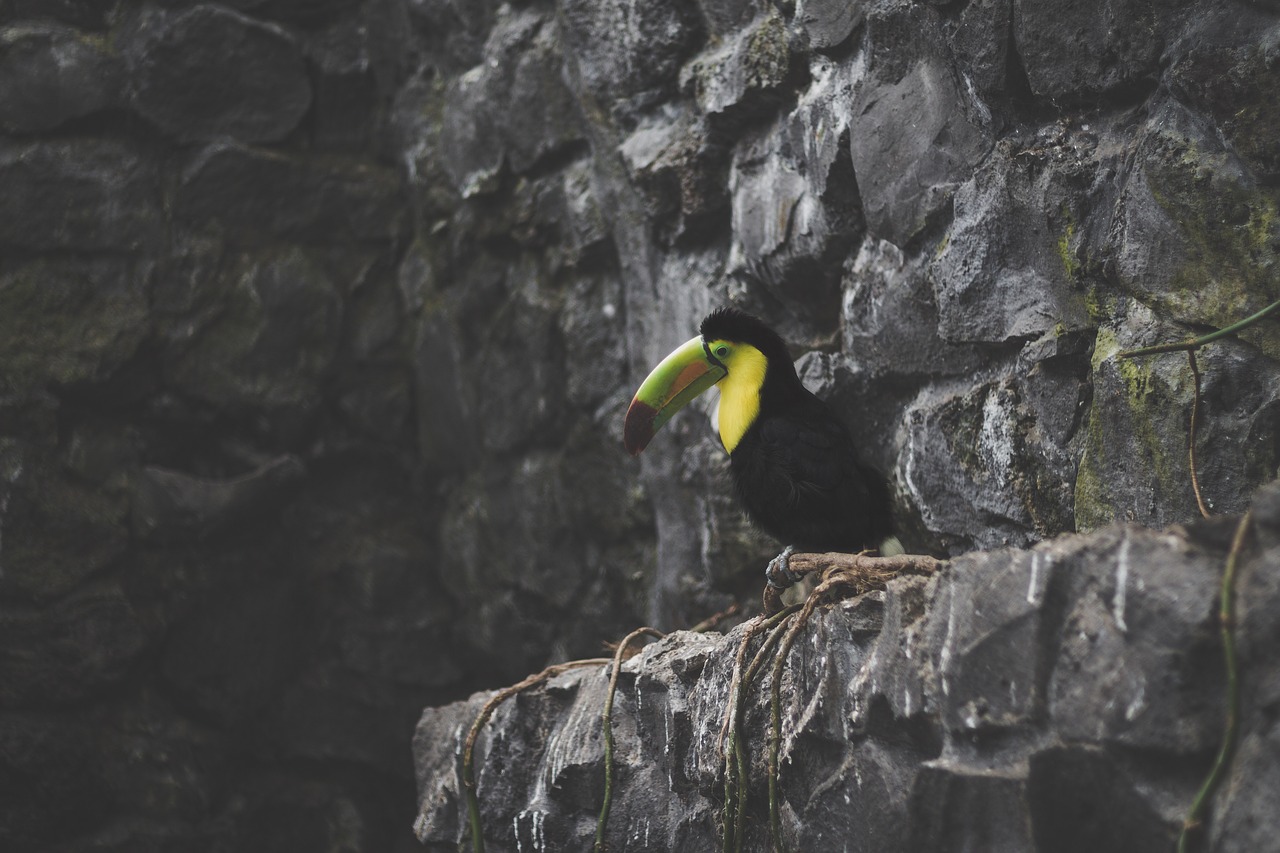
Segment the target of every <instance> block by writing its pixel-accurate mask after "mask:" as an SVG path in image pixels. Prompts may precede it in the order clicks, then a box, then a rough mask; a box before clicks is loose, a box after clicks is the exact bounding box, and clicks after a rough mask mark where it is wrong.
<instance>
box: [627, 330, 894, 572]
mask: <svg viewBox="0 0 1280 853" xmlns="http://www.w3.org/2000/svg"><path fill="white" fill-rule="evenodd" d="M713 386H716V387H718V388H719V390H720V402H719V408H718V410H717V415H718V417H717V421H718V429H719V434H720V442H721V444H722V445H724V449H725V450H726V451H727V452H728V454H729V470H730V473H731V476H732V479H733V483H734V489H735V491H736V493H737V497H738V500H739V502H740V503H741V505H742V507H743V509H744V510H745V512H746V515H747V517H748V518H749V519H750V520H751V521H752V522H753V523H754V524H755V525H756V526H757V527H759V528H760V529H762V530H763V531H764V532H765V533H768V534H769V535H771V536H773V537H774V538H775V539H778V540H779V541H780V542H781V543H782V544H784V545H785V546H786V547H785V548H784V549H783V551H782V553H780V554H779V555H778V556H777V557H775V558H774V559H773V560H771V561H770V563H769V566H768V567H767V569H766V571H765V576H766V580H767V582H768V583H769V585H771V586H773V587H775V588H778V589H785V588H786V587H787V586H790V585H791V584H792V583H794V582H795V581H796V580H797V577H796V575H794V574H793V573H792V572H791V570H790V567H789V561H790V557H791V555H792V554H793V553H795V552H796V551H800V552H823V551H843V552H848V553H862V552H867V551H874V550H878V551H880V552H881V553H882V554H886V555H888V554H897V553H902V546H901V545H900V544H899V543H898V540H897V537H896V536H895V535H894V523H893V513H892V508H891V501H890V497H889V486H888V482H887V481H886V479H885V477H884V476H883V475H881V474H880V473H879V472H878V471H876V470H875V469H874V468H872V467H870V466H869V465H867V464H865V463H864V462H863V461H862V460H861V459H860V458H859V456H858V453H857V449H856V447H855V445H854V442H853V439H852V438H851V437H850V435H849V431H848V429H847V428H846V427H845V425H844V423H843V422H842V421H841V420H840V418H839V417H838V416H837V415H836V414H835V412H834V411H832V409H831V407H830V406H829V405H827V403H825V402H824V401H823V400H822V399H820V398H819V397H818V396H817V395H815V394H814V393H813V392H811V391H810V390H809V389H807V388H805V387H804V384H803V383H802V382H801V381H800V377H799V376H798V375H797V374H796V369H795V363H794V361H793V360H792V358H791V354H790V352H789V351H788V350H787V345H786V342H785V341H783V340H782V337H781V336H779V335H778V333H777V332H775V331H774V330H773V329H772V328H770V327H769V326H768V325H767V324H766V323H765V322H764V321H762V320H760V319H759V318H758V317H755V316H753V315H751V314H748V313H746V312H744V311H742V310H740V309H737V308H734V307H722V308H718V309H716V310H714V311H712V312H711V313H710V314H708V315H707V316H706V317H705V318H704V319H703V320H702V323H701V325H700V326H699V329H698V335H697V337H694V338H692V339H690V340H688V341H686V342H685V343H684V344H682V345H681V346H679V347H677V348H676V349H675V350H674V351H673V352H671V354H670V355H668V356H667V357H666V358H664V359H663V360H662V361H661V362H660V363H659V364H658V366H657V367H655V368H654V369H653V370H652V372H650V373H649V375H648V377H647V378H646V379H645V380H644V382H643V383H641V385H640V388H639V390H637V391H636V393H635V396H634V398H633V399H632V401H631V405H630V406H629V407H628V408H627V414H626V418H625V420H624V422H623V446H624V447H625V448H626V450H627V451H628V452H629V453H630V454H631V455H632V456H637V455H639V454H640V452H641V451H643V450H644V449H645V447H646V446H647V445H648V444H649V442H650V440H652V439H653V437H654V436H655V435H656V434H657V432H658V430H660V429H661V428H662V426H663V425H664V424H665V423H666V422H667V421H668V420H669V419H670V418H671V416H672V415H674V414H675V413H676V412H677V411H679V410H680V409H681V408H683V407H684V406H686V405H688V403H689V402H690V401H692V400H693V399H695V398H696V397H698V396H699V395H700V394H702V393H703V392H705V391H707V390H708V389H710V388H711V387H713Z"/></svg>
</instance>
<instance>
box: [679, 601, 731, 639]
mask: <svg viewBox="0 0 1280 853" xmlns="http://www.w3.org/2000/svg"><path fill="white" fill-rule="evenodd" d="M741 610H742V605H741V604H739V603H738V602H736V601H735V602H733V604H730V605H729V606H728V607H726V608H725V609H724V610H721V611H720V612H719V613H712V614H711V615H710V616H708V617H707V618H706V619H703V620H702V621H701V622H699V623H698V624H697V625H694V626H693V627H692V628H690V629H689V630H690V631H691V632H692V633H694V634H703V633H706V632H707V631H711V630H714V629H715V627H716V626H717V625H719V624H720V623H721V622H723V621H724V620H726V619H731V618H733V617H734V616H737V615H738V613H739V612H740V611H741Z"/></svg>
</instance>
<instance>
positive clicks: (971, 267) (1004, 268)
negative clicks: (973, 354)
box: [930, 139, 1096, 343]
mask: <svg viewBox="0 0 1280 853" xmlns="http://www.w3.org/2000/svg"><path fill="white" fill-rule="evenodd" d="M1090 142H1094V144H1096V142H1095V141H1094V140H1091V139H1086V140H1084V141H1082V142H1076V143H1075V144H1074V145H1072V144H1071V143H1067V144H1066V145H1064V146H1063V147H1064V148H1066V149H1067V150H1066V151H1065V152H1062V151H1060V152H1056V153H1057V155H1058V156H1060V157H1063V158H1066V157H1074V158H1077V161H1078V160H1079V159H1080V158H1087V157H1089V156H1090V155H1091V153H1092V151H1091V150H1090V147H1089V146H1090ZM1081 148H1083V151H1082V150H1081ZM1015 156H1016V155H1015ZM1095 168H1096V165H1095ZM1063 171H1065V169H1063V170H1058V171H1052V172H1050V171H1045V172H1041V173H1040V175H1039V178H1040V180H1039V181H1036V182H1032V181H1033V176H1034V173H1032V172H1030V170H1025V171H1024V170H1022V169H1019V168H1018V166H1017V165H1016V163H1015V162H1011V161H1010V160H1009V159H1006V158H1003V157H1000V156H999V155H997V156H995V157H993V158H991V159H989V160H987V162H986V163H984V164H983V165H982V166H981V167H980V168H979V169H978V170H977V171H975V172H974V175H973V178H971V179H970V180H969V181H968V182H967V183H965V184H964V185H963V186H961V187H960V188H959V189H958V190H957V191H956V194H955V199H954V210H955V219H954V220H953V221H952V224H951V229H950V231H949V232H948V234H947V236H946V237H945V238H944V245H943V247H942V248H941V250H940V251H938V252H937V253H936V254H935V256H934V259H933V263H932V264H931V265H930V272H931V276H930V278H931V279H932V281H933V285H934V295H935V299H936V301H937V305H938V330H939V332H940V334H941V335H942V337H943V338H944V339H947V340H950V341H956V342H989V343H1003V342H1005V341H1007V340H1009V339H1011V338H1030V337H1037V336H1040V335H1044V334H1046V333H1049V332H1055V331H1056V332H1057V333H1062V332H1072V331H1079V330H1081V329H1084V328H1086V327H1088V325H1089V317H1088V314H1087V311H1086V309H1085V295H1084V293H1083V292H1082V288H1080V287H1079V286H1078V284H1077V282H1076V281H1075V276H1076V273H1077V272H1078V267H1079V262H1078V261H1076V259H1075V257H1074V255H1073V254H1072V252H1073V251H1074V247H1072V246H1071V240H1072V238H1073V237H1074V236H1075V227H1076V226H1075V219H1074V217H1073V215H1072V213H1071V209H1070V202H1069V200H1070V198H1071V194H1070V193H1069V192H1065V191H1063V189H1061V188H1059V187H1053V186H1046V185H1045V184H1044V182H1045V180H1046V179H1051V178H1060V176H1061V175H1062V172H1063ZM1046 211H1060V212H1059V213H1058V214H1057V216H1056V217H1053V218H1048V217H1045V216H1044V212H1046Z"/></svg>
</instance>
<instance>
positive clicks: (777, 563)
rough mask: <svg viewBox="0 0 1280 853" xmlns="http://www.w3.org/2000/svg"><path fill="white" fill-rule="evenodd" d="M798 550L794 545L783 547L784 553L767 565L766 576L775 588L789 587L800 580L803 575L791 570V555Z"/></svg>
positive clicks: (770, 584)
mask: <svg viewBox="0 0 1280 853" xmlns="http://www.w3.org/2000/svg"><path fill="white" fill-rule="evenodd" d="M795 552H796V549H795V546H794V545H788V546H787V547H786V548H784V549H782V553H781V554H779V555H778V556H776V557H774V558H773V559H772V560H770V561H769V565H768V566H766V567H765V570H764V578H765V580H766V581H767V582H768V584H769V586H771V587H773V588H774V589H787V588H788V587H790V586H794V585H795V584H797V583H799V582H800V578H801V576H800V575H798V574H796V573H795V572H793V571H791V555H792V554H794V553H795Z"/></svg>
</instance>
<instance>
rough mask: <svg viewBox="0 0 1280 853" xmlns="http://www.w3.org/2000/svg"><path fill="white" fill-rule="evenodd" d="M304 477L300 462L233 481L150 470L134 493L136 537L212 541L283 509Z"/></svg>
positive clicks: (286, 461)
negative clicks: (280, 505) (232, 528)
mask: <svg viewBox="0 0 1280 853" xmlns="http://www.w3.org/2000/svg"><path fill="white" fill-rule="evenodd" d="M305 472H306V469H305V468H304V467H303V465H302V462H301V461H300V460H299V459H298V458H297V457H295V456H282V457H280V458H279V459H275V460H272V461H271V462H269V463H267V464H266V465H263V466H262V467H261V468H259V469H257V470H256V471H251V472H249V473H248V474H245V475H244V476H242V477H236V478H234V479H230V480H208V479H203V478H200V477H192V476H191V475H189V474H183V473H182V472H180V471H170V470H168V469H165V468H158V467H155V466H147V467H145V468H143V469H142V471H141V472H139V476H138V479H137V483H136V485H135V487H134V494H133V501H132V510H133V530H134V533H135V535H138V536H143V537H154V538H156V539H167V540H170V541H172V540H181V539H187V538H193V539H201V538H204V537H207V536H209V535H210V534H213V533H216V532H218V531H219V530H221V529H224V528H226V527H227V526H229V525H231V524H235V523H237V522H243V521H245V520H247V519H248V518H250V517H251V516H254V515H257V514H259V513H262V512H265V511H267V510H268V509H269V508H270V507H271V506H272V505H273V504H278V503H279V502H280V501H282V500H283V499H284V493H285V492H286V490H287V489H288V487H289V486H291V485H294V484H296V483H297V482H298V481H299V480H300V479H301V478H302V476H303V475H304V474H305Z"/></svg>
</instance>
